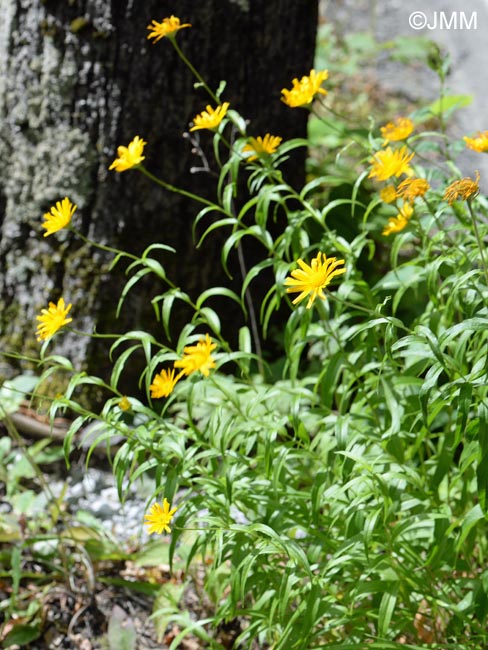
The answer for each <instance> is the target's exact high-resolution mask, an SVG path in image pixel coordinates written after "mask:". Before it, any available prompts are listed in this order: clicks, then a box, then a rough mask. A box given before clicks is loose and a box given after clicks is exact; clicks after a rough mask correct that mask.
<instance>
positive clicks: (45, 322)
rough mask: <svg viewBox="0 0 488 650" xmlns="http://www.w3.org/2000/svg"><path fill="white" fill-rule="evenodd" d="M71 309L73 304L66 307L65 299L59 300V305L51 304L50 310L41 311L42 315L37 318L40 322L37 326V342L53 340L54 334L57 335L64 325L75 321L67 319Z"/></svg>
mask: <svg viewBox="0 0 488 650" xmlns="http://www.w3.org/2000/svg"><path fill="white" fill-rule="evenodd" d="M70 309H71V304H69V305H68V306H67V307H65V306H64V300H63V298H60V299H59V300H58V304H57V305H55V304H54V303H53V302H50V303H49V308H48V309H41V315H40V316H36V319H37V320H38V321H39V325H38V326H37V340H38V341H45V340H46V339H49V338H51V336H52V335H53V334H56V332H57V331H58V330H59V329H61V328H62V327H63V325H67V324H68V323H71V321H72V320H73V319H72V318H66V316H67V314H68V312H69V310H70Z"/></svg>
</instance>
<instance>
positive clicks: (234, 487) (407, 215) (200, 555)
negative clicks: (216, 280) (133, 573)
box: [38, 16, 488, 650]
mask: <svg viewBox="0 0 488 650" xmlns="http://www.w3.org/2000/svg"><path fill="white" fill-rule="evenodd" d="M189 27H190V25H189V24H187V23H186V24H181V23H180V21H179V19H178V18H176V17H174V16H171V18H168V19H165V20H164V21H162V22H161V23H158V22H156V21H153V23H152V24H151V25H150V26H149V30H150V34H149V38H152V39H154V43H155V44H156V41H160V40H163V39H164V41H165V42H164V43H158V44H157V45H156V47H163V46H164V47H166V46H168V47H169V46H170V45H169V44H168V43H167V42H166V41H170V44H171V45H172V46H174V47H175V48H176V51H177V52H178V54H179V55H180V57H181V58H182V60H183V62H184V63H186V64H187V65H189V66H190V69H191V70H192V71H193V73H194V74H195V75H196V80H197V82H198V84H199V86H200V87H201V88H202V87H203V89H204V90H205V91H206V92H207V93H208V96H209V102H210V103H209V104H208V105H207V106H205V107H204V108H203V107H200V108H199V109H198V108H197V109H196V110H199V111H200V112H198V113H197V115H196V116H195V118H194V120H193V125H192V126H191V128H190V131H192V132H193V131H197V130H198V131H201V132H202V136H201V137H202V138H204V137H207V138H210V137H212V138H213V148H214V153H215V160H214V163H213V166H214V170H215V171H216V173H217V174H218V182H217V184H216V188H215V198H214V200H208V199H205V198H203V197H199V196H193V195H190V193H189V192H187V191H186V190H183V189H180V188H176V187H174V186H171V185H168V184H167V183H166V182H165V181H163V180H161V179H159V178H158V177H157V176H156V175H155V174H154V173H153V171H150V170H148V169H146V167H145V166H144V160H145V156H144V151H145V147H146V146H150V143H147V142H145V141H144V139H143V136H139V135H136V136H135V137H134V138H133V140H132V141H131V142H130V143H129V144H128V145H127V146H120V147H119V149H118V152H117V158H116V159H115V160H114V162H113V163H112V165H111V169H114V170H115V172H116V173H128V174H132V173H137V172H139V173H143V174H146V175H147V176H148V177H149V178H151V179H152V180H154V182H156V183H158V184H159V185H160V186H161V188H162V191H170V192H181V193H183V194H185V195H186V196H190V197H192V198H194V200H195V202H196V203H197V204H199V206H200V211H199V212H198V213H197V214H196V215H195V219H194V224H193V228H194V233H195V237H196V240H197V245H198V244H200V243H201V242H203V241H204V240H205V239H206V238H208V237H212V236H213V234H214V233H215V232H216V231H218V230H221V229H224V230H225V232H226V233H227V238H226V241H225V245H224V246H223V248H222V254H221V263H222V267H223V269H224V271H226V272H227V273H228V266H229V261H230V260H231V259H232V258H233V257H234V256H235V258H237V260H238V262H239V268H240V273H241V278H240V280H241V283H240V285H241V290H240V291H239V292H236V291H234V290H231V289H230V288H228V287H225V286H222V287H209V288H208V289H206V290H205V291H204V292H203V293H202V294H201V295H199V296H198V297H197V298H196V299H195V298H192V297H191V296H190V295H189V294H188V293H187V292H186V291H185V290H184V288H180V287H177V286H176V285H175V284H174V283H173V282H172V280H171V278H170V277H168V275H167V273H166V270H165V259H167V256H169V255H181V254H182V252H181V251H175V250H173V249H171V248H170V247H168V246H167V245H165V243H164V242H155V243H153V244H152V245H151V246H149V247H148V248H147V249H146V250H145V251H144V252H143V253H142V254H141V255H135V254H133V253H127V252H124V251H119V250H115V249H109V248H108V247H107V246H102V245H101V244H98V243H97V242H91V243H92V245H93V246H101V247H102V248H104V250H106V251H107V250H112V252H113V254H114V264H116V263H123V262H126V263H127V268H126V273H127V276H128V280H127V284H126V286H125V288H124V290H123V292H122V296H121V298H120V301H119V304H118V309H119V310H120V309H122V308H124V301H125V299H126V297H127V295H128V294H129V292H130V291H133V290H134V289H135V288H136V287H137V286H138V283H139V282H140V281H141V280H142V279H143V278H144V277H145V276H146V275H149V274H153V275H155V276H156V277H157V278H158V279H159V280H160V284H161V290H160V293H159V294H158V295H156V296H154V297H152V299H151V300H152V304H153V306H154V311H155V314H156V317H157V319H158V321H159V322H160V323H161V332H162V334H161V340H158V338H157V337H155V336H154V335H152V334H149V333H147V332H145V331H144V330H142V329H141V330H137V331H131V332H127V333H125V334H123V335H113V341H112V344H111V347H110V355H111V358H112V359H113V371H112V374H111V377H110V380H109V381H104V380H102V379H101V378H99V377H97V376H88V375H87V374H86V373H83V372H79V371H77V369H76V368H74V367H73V365H72V364H71V362H70V360H69V359H68V358H66V357H61V356H59V355H54V354H53V355H50V354H49V345H50V341H51V340H52V337H53V336H60V335H62V332H63V331H64V330H65V329H69V328H72V327H76V320H77V316H78V314H77V311H76V304H74V305H72V304H71V303H70V302H69V296H63V297H60V298H59V299H58V301H57V302H50V303H49V305H48V307H46V308H44V309H43V310H42V311H41V313H40V315H39V317H38V320H39V325H38V338H39V341H40V342H41V343H42V345H41V348H40V355H39V360H38V363H39V366H40V368H41V369H42V373H41V377H40V381H41V382H43V381H45V380H46V379H47V378H48V377H49V376H50V374H51V373H54V372H60V371H61V372H63V373H65V374H66V376H67V377H68V386H67V389H66V391H65V392H64V393H63V394H61V395H56V396H54V397H53V399H52V403H51V405H50V409H49V412H50V416H51V417H52V418H54V417H55V416H56V415H57V414H59V413H63V412H65V411H66V410H69V412H71V413H74V414H75V416H76V417H75V420H74V421H73V423H72V425H71V427H70V429H69V431H68V433H67V435H66V438H65V441H64V451H65V456H66V461H67V462H69V456H70V452H71V450H72V446H73V439H74V435H75V433H76V432H77V431H79V430H80V428H82V427H83V426H84V425H85V424H87V423H89V422H90V423H92V426H91V435H93V432H94V430H95V431H97V435H96V436H94V441H93V443H92V446H91V450H92V449H94V448H95V446H96V445H97V444H100V443H101V442H106V441H109V440H110V439H111V437H113V436H115V435H117V436H122V437H123V441H124V442H123V444H122V446H121V447H120V449H119V451H118V452H117V454H116V455H115V457H114V459H113V471H114V475H115V479H116V482H117V486H118V488H119V492H120V495H121V497H123V495H124V492H125V491H126V490H127V489H128V487H129V486H130V485H131V484H132V483H134V482H136V481H138V480H139V479H140V478H141V477H142V476H149V477H151V478H152V480H153V481H154V492H153V495H152V498H151V501H150V503H148V506H149V505H150V504H152V505H151V509H150V511H149V514H147V515H146V524H147V525H148V527H149V531H150V532H152V533H156V534H165V535H168V536H170V537H169V538H168V539H169V563H170V564H172V563H173V561H174V558H175V557H177V556H178V554H179V552H180V550H181V549H185V552H184V560H185V563H186V564H185V568H186V573H187V575H188V576H189V578H188V579H189V580H190V579H191V576H192V575H193V576H194V575H195V573H194V572H193V571H192V567H195V566H198V567H199V572H200V573H199V575H200V578H199V585H200V588H201V592H200V598H201V600H202V602H205V603H206V607H205V612H206V615H205V617H203V618H201V619H200V620H192V619H191V617H190V616H189V615H187V613H185V612H182V611H181V609H182V605H180V604H178V598H172V599H171V598H167V597H166V596H165V594H164V593H161V594H160V598H159V599H158V598H156V605H155V611H154V614H153V616H154V618H155V620H156V621H159V622H160V629H162V631H163V632H164V627H165V626H166V625H167V624H169V623H171V622H173V623H177V624H178V626H179V629H180V630H181V631H180V632H179V634H178V635H177V636H176V637H175V638H174V639H173V641H172V643H171V648H177V647H179V644H180V643H181V641H182V639H184V638H185V636H186V635H188V634H193V635H195V636H197V637H199V638H200V639H202V640H203V641H204V642H205V643H206V644H207V647H211V648H215V649H219V650H222V649H223V648H224V645H223V643H222V642H221V641H220V640H219V638H220V637H219V636H218V634H217V630H221V629H222V628H223V627H224V626H228V625H231V624H232V626H233V631H234V632H233V638H232V646H231V647H234V648H273V649H274V650H291V649H295V650H306V649H308V648H322V647H330V648H359V647H372V648H381V649H384V650H387V649H391V648H396V647H399V648H401V647H410V648H421V647H422V648H424V647H442V648H448V647H452V648H457V649H462V648H465V649H468V648H469V649H470V650H471V649H473V648H482V647H485V645H486V641H487V635H486V632H485V630H486V615H487V612H488V573H487V571H486V569H485V566H484V558H485V555H486V552H487V542H486V535H485V532H484V531H485V525H486V515H487V510H488V503H487V494H486V490H487V485H488V478H487V477H488V466H487V463H488V401H487V394H486V392H487V391H486V385H487V368H486V358H487V345H488V338H487V337H488V335H487V331H488V310H487V307H488V261H487V253H486V246H485V239H486V236H487V235H488V225H487V216H488V203H487V200H486V197H484V196H482V195H481V194H480V193H479V181H480V179H479V174H477V173H476V170H466V171H465V172H461V170H459V169H458V168H457V166H456V157H457V154H458V153H459V152H460V150H461V149H462V148H464V147H465V146H468V147H470V148H472V149H474V150H476V151H478V152H479V155H483V153H484V152H486V151H488V132H486V131H485V132H481V131H480V132H479V133H477V134H470V135H469V136H468V135H467V136H466V138H465V139H464V140H465V142H456V141H452V140H451V138H450V137H449V135H448V134H447V127H446V118H447V117H448V113H449V111H452V110H453V107H454V106H455V105H456V102H454V103H453V102H452V101H450V100H449V97H448V96H447V95H446V89H445V85H444V84H445V77H446V62H445V60H443V59H442V57H440V56H438V58H437V59H431V60H430V64H431V65H432V66H433V68H434V69H435V70H436V71H437V73H438V76H439V80H440V88H441V98H440V100H439V102H436V103H435V104H433V105H431V107H430V108H429V109H428V110H427V109H424V110H421V111H416V112H414V113H412V114H410V115H408V116H405V115H404V116H397V117H396V118H394V119H393V118H392V120H391V121H389V122H388V123H386V124H382V125H381V128H379V125H377V124H375V123H374V124H370V125H369V126H368V127H366V126H361V128H359V127H358V126H357V125H348V122H347V119H346V118H345V117H343V116H341V115H338V114H337V111H336V110H335V107H334V105H333V102H331V100H330V96H329V95H328V90H327V89H328V87H329V84H333V79H329V73H328V71H327V70H325V69H322V70H312V71H310V72H309V74H306V75H304V76H302V77H301V78H299V79H298V78H297V79H294V80H292V81H291V83H290V86H289V87H288V88H285V89H283V90H282V95H283V97H282V100H283V101H284V103H285V104H287V106H288V107H289V109H290V110H304V109H305V110H310V111H311V112H313V113H314V116H315V119H316V120H318V121H320V122H321V123H322V124H324V125H325V129H326V131H327V133H328V134H329V135H331V134H334V148H333V151H334V153H335V155H334V157H333V159H331V157H330V155H329V156H328V158H327V160H328V162H327V163H326V164H325V163H324V165H325V166H323V167H322V170H320V166H317V165H316V166H315V167H314V175H313V177H312V178H311V179H310V180H309V182H307V184H306V185H305V186H304V187H303V188H301V189H299V190H297V189H294V188H292V187H291V186H290V185H289V184H288V183H287V182H286V180H285V178H284V174H283V173H282V171H281V166H282V164H283V163H284V161H285V160H286V159H288V158H289V157H291V156H293V152H294V150H295V149H297V148H298V147H303V146H307V144H308V143H307V141H302V140H291V141H288V142H283V140H282V139H281V137H280V136H279V135H277V134H271V133H267V134H261V135H256V136H250V134H249V133H248V131H247V129H248V125H247V124H246V120H245V119H244V117H243V116H241V115H240V114H239V113H238V112H237V111H235V110H234V109H233V108H232V106H231V105H230V104H229V103H228V102H226V101H224V99H225V85H222V86H221V87H220V88H219V90H218V92H214V91H213V90H212V89H210V88H209V87H208V86H207V84H206V83H205V81H204V80H203V79H202V78H201V76H200V75H199V73H198V71H196V70H195V68H194V66H193V65H192V64H191V63H190V62H189V61H188V60H187V59H186V57H185V55H184V53H183V51H182V50H181V48H180V46H179V45H178V42H177V34H178V31H179V30H180V29H182V28H189ZM432 123H435V124H437V125H438V128H436V129H432V128H431V125H432ZM427 125H428V127H429V128H427ZM249 128H250V129H251V130H252V124H251V125H250V127H249ZM314 128H315V129H316V128H317V122H315V127H314ZM480 128H482V125H480ZM339 188H340V191H338V189H339ZM278 217H279V218H280V219H284V220H285V225H284V227H283V229H282V231H281V232H280V233H279V234H278V235H276V233H275V232H274V231H275V228H273V225H274V221H275V220H276V219H277V218H278ZM76 218H77V214H76V206H75V205H73V204H72V203H71V201H70V200H69V198H68V197H65V198H64V199H63V200H62V201H60V202H58V203H57V204H56V206H54V207H53V208H52V209H51V210H50V212H49V213H46V215H44V223H43V224H42V226H43V227H44V228H45V230H46V232H45V233H44V234H45V236H56V232H58V231H59V230H61V229H63V228H70V229H72V230H73V231H74V232H77V231H76V229H75V226H74V224H76ZM248 240H252V241H254V242H255V246H256V247H257V248H258V250H259V251H260V252H261V255H260V259H259V260H258V261H257V262H256V263H255V264H253V265H252V266H250V267H249V268H247V265H246V259H245V248H244V243H245V242H246V241H248ZM269 274H271V275H272V277H273V281H272V282H271V283H270V285H269V287H268V291H267V293H266V295H265V297H264V299H263V300H262V302H261V304H255V302H253V299H252V293H253V287H254V284H255V283H256V281H257V279H261V277H266V275H268V276H269ZM214 296H219V297H225V298H227V299H228V300H230V301H233V302H234V303H236V304H237V305H239V307H240V309H241V312H242V323H240V326H239V336H238V340H239V345H238V346H237V348H236V349H233V348H232V347H231V346H230V344H229V343H228V341H227V340H226V339H225V337H224V336H223V334H222V327H221V320H222V317H223V315H222V314H219V313H217V311H216V310H215V309H213V308H212V307H211V306H210V304H209V303H210V301H211V298H212V297H214ZM181 303H183V305H184V306H185V308H188V307H190V308H191V310H192V312H193V317H192V318H191V320H190V321H189V322H188V324H187V325H186V326H185V327H184V328H183V329H182V331H181V332H180V333H179V336H178V340H177V341H174V342H173V343H172V342H171V341H170V331H171V328H170V323H171V318H172V314H173V313H174V312H175V310H177V309H178V306H179V305H180V304H181ZM278 310H280V313H281V314H283V313H284V314H286V323H285V325H284V327H283V329H282V331H277V328H276V325H275V324H272V323H273V316H274V315H275V314H276V312H277V311H278ZM271 333H273V336H274V338H275V339H276V340H278V343H279V345H281V358H280V360H279V362H276V363H274V364H273V365H272V366H271V365H269V364H268V357H267V354H266V346H267V344H268V342H269V339H270V335H271ZM84 334H86V333H84ZM90 335H91V336H94V337H97V336H105V337H106V338H109V336H110V335H107V334H105V335H101V334H97V333H90ZM276 340H275V341H273V345H276ZM163 341H164V342H163ZM168 341H169V342H168ZM136 353H142V354H143V355H144V358H145V360H146V367H145V369H144V371H143V373H142V374H141V377H140V386H141V388H142V389H143V391H144V395H145V397H144V398H142V399H140V398H138V397H135V396H131V395H124V394H122V393H121V392H120V390H119V388H118V387H119V384H120V379H121V376H122V375H123V373H124V372H125V371H126V369H127V368H128V366H129V365H130V361H131V358H132V355H134V354H136ZM87 385H95V386H97V387H98V388H100V389H101V390H102V391H104V394H105V395H106V396H107V398H106V401H105V403H104V405H103V407H102V408H101V409H100V411H97V412H95V411H91V410H89V409H87V408H86V407H85V406H83V405H82V404H81V403H80V401H79V400H78V399H77V396H78V394H79V392H80V391H81V390H82V389H83V387H85V386H87ZM93 423H95V424H93ZM159 502H160V503H161V504H162V505H159ZM143 514H144V513H141V521H142V518H143ZM180 596H181V593H180ZM161 621H164V626H162V627H161Z"/></svg>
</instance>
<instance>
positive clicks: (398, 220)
mask: <svg viewBox="0 0 488 650" xmlns="http://www.w3.org/2000/svg"><path fill="white" fill-rule="evenodd" d="M412 214H413V208H412V206H411V205H410V204H409V203H405V205H404V206H403V207H402V208H400V211H399V212H398V214H397V215H396V217H391V218H390V219H388V225H387V226H386V228H385V229H384V230H383V235H391V234H392V233H394V232H400V231H401V230H403V229H404V228H405V227H406V226H407V225H408V222H409V220H410V217H411V216H412Z"/></svg>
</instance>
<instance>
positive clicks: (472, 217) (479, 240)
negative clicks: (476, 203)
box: [467, 201, 488, 285]
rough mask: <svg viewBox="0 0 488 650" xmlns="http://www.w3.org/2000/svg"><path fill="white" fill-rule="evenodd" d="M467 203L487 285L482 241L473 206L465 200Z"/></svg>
mask: <svg viewBox="0 0 488 650" xmlns="http://www.w3.org/2000/svg"><path fill="white" fill-rule="evenodd" d="M467 204H468V210H469V214H470V215H471V219H472V221H473V228H474V234H475V236H476V241H477V242H478V249H479V251H480V257H481V264H482V266H483V271H484V272H485V279H486V284H487V285H488V267H487V266H486V259H485V253H484V247H483V242H482V241H481V237H480V231H479V230H478V224H477V223H476V217H475V214H474V212H473V208H472V206H471V201H467Z"/></svg>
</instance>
